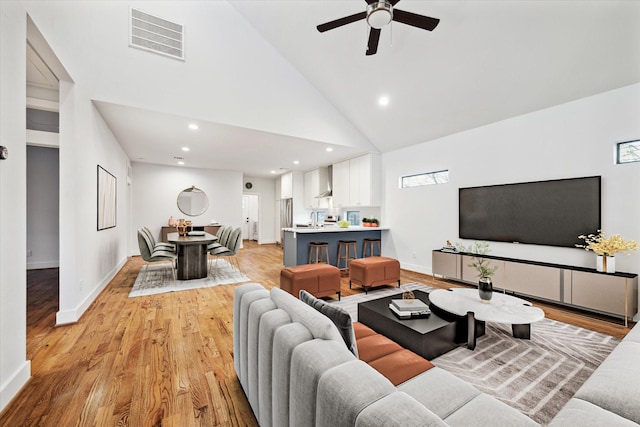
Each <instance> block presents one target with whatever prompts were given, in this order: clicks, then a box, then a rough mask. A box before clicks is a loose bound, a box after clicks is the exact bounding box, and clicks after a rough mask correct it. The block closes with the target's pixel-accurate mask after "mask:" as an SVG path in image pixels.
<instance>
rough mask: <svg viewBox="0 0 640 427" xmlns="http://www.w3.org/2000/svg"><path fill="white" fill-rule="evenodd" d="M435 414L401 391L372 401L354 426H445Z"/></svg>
mask: <svg viewBox="0 0 640 427" xmlns="http://www.w3.org/2000/svg"><path fill="white" fill-rule="evenodd" d="M446 425H447V424H445V422H444V421H442V420H441V419H440V418H438V416H437V415H436V414H434V413H433V412H431V411H430V410H428V409H427V408H425V407H424V406H422V405H421V404H420V403H419V402H418V401H417V400H415V399H414V398H413V397H411V396H409V395H408V394H406V393H403V392H401V391H396V392H395V393H391V394H389V395H387V396H385V397H383V398H382V399H380V400H378V401H376V402H373V403H372V404H371V405H369V406H367V407H366V408H364V409H363V410H362V412H360V415H358V418H356V424H355V427H380V426H385V427H446Z"/></svg>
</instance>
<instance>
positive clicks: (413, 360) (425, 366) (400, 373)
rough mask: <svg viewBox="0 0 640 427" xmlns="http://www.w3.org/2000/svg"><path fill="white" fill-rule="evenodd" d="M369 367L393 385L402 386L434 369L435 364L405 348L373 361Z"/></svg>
mask: <svg viewBox="0 0 640 427" xmlns="http://www.w3.org/2000/svg"><path fill="white" fill-rule="evenodd" d="M369 365H370V366H371V367H372V368H374V369H375V370H376V371H378V372H380V373H381V374H382V375H384V377H385V378H387V379H388V380H389V381H391V383H392V384H393V385H398V384H402V383H403V382H405V381H408V380H410V379H411V378H414V377H416V376H418V375H420V374H421V373H423V372H424V371H427V370H429V369H431V368H433V364H432V363H431V362H429V361H428V360H427V359H425V358H424V357H422V356H418V355H417V354H415V353H414V352H413V351H411V350H407V349H405V348H403V349H402V350H400V351H396V352H393V353H391V354H387V355H386V356H382V357H380V358H378V359H376V360H372V361H371V362H369Z"/></svg>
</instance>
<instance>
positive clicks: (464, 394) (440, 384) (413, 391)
mask: <svg viewBox="0 0 640 427" xmlns="http://www.w3.org/2000/svg"><path fill="white" fill-rule="evenodd" d="M398 390H400V391H404V392H405V393H407V394H408V395H409V396H411V397H413V398H414V399H416V400H417V401H418V402H420V403H422V404H423V405H424V406H426V407H427V409H429V410H430V411H431V412H433V413H434V414H436V415H437V416H439V417H440V418H442V419H445V418H447V417H448V416H449V415H451V414H452V413H454V412H456V411H457V410H458V409H460V408H461V407H462V406H464V405H466V404H467V403H469V402H470V401H472V400H473V399H474V398H475V397H476V396H478V395H479V394H480V391H478V389H476V388H474V387H472V386H471V385H469V384H467V383H466V382H464V381H462V380H461V379H459V378H458V377H456V376H454V375H452V374H450V373H449V372H446V371H445V370H443V369H440V368H438V367H435V368H433V369H429V370H428V371H426V372H425V373H423V374H420V375H418V376H417V377H415V378H412V379H410V380H409V381H406V382H404V383H402V384H400V385H399V386H398ZM478 425H481V424H478Z"/></svg>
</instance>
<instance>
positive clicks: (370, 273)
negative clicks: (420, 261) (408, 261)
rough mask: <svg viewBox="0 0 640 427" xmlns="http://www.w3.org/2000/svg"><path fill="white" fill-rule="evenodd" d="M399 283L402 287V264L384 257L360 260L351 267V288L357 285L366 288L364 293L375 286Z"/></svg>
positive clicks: (354, 261) (352, 262)
mask: <svg viewBox="0 0 640 427" xmlns="http://www.w3.org/2000/svg"><path fill="white" fill-rule="evenodd" d="M392 282H398V287H399V286H400V262H398V260H397V259H393V258H387V257H382V256H372V257H368V258H359V259H354V260H353V261H351V264H350V265H349V287H350V288H351V284H352V283H355V284H356V285H360V286H362V287H363V288H364V293H365V294H366V293H367V292H368V291H369V288H372V287H374V286H380V285H385V284H388V283H392Z"/></svg>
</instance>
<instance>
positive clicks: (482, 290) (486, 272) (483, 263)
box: [457, 242, 498, 304]
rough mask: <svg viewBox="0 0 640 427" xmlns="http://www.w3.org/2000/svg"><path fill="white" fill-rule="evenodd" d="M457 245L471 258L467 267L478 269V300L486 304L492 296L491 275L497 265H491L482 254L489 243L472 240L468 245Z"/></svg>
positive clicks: (487, 251) (484, 253)
mask: <svg viewBox="0 0 640 427" xmlns="http://www.w3.org/2000/svg"><path fill="white" fill-rule="evenodd" d="M457 246H458V248H459V249H458V250H459V251H460V252H466V253H468V254H469V255H471V257H472V258H473V262H472V263H471V264H469V267H473V268H475V269H476V270H477V271H478V278H479V279H478V293H479V294H480V300H481V301H482V302H484V303H487V304H488V303H489V302H490V301H491V298H492V297H493V283H491V276H493V275H494V274H495V272H496V270H497V269H498V266H497V265H494V266H492V265H491V262H490V260H489V259H488V258H484V257H483V256H482V255H487V254H488V253H489V252H490V249H489V243H487V242H474V243H473V244H471V245H469V246H468V247H465V246H464V245H461V244H458V245H457Z"/></svg>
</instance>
